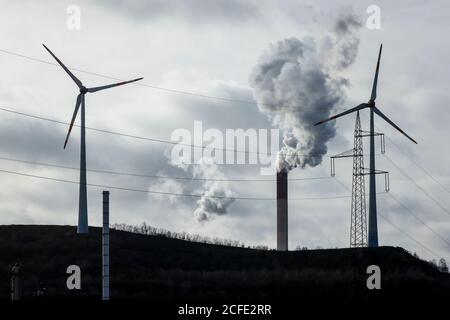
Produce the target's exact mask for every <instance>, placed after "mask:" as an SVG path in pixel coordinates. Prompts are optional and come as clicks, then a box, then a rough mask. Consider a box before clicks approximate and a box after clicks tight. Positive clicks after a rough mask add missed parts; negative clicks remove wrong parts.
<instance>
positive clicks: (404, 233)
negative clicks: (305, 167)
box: [334, 176, 447, 258]
mask: <svg viewBox="0 0 450 320" xmlns="http://www.w3.org/2000/svg"><path fill="white" fill-rule="evenodd" d="M334 178H335V180H336V181H337V182H338V183H339V184H340V185H341V186H343V187H344V188H345V189H346V190H347V191H350V192H351V190H350V188H349V187H347V186H346V185H345V184H344V183H343V182H342V181H340V180H339V179H338V178H337V177H336V176H334ZM384 193H388V194H390V193H389V192H384ZM391 196H392V195H391ZM377 214H378V215H380V216H381V217H382V218H383V219H384V220H385V221H386V222H387V223H389V224H390V225H391V226H393V227H394V228H396V229H397V230H398V231H399V232H400V233H402V234H403V235H404V236H406V237H408V238H409V239H411V240H413V241H414V242H415V243H417V244H418V245H420V246H421V247H422V248H424V249H425V250H426V251H428V252H429V253H431V254H432V255H434V256H435V257H437V258H440V256H439V255H438V254H436V253H435V252H434V251H433V250H431V249H430V248H428V247H427V246H425V245H424V244H423V243H421V242H420V241H418V240H416V239H415V238H413V237H412V236H410V235H409V234H408V233H406V232H404V231H403V230H401V229H400V228H399V227H398V226H396V225H395V224H394V223H392V222H391V221H389V219H387V218H386V217H385V216H383V215H382V214H381V213H380V212H379V211H378V212H377ZM424 224H425V223H424ZM433 232H434V231H433ZM444 241H446V240H444ZM446 242H447V241H446Z"/></svg>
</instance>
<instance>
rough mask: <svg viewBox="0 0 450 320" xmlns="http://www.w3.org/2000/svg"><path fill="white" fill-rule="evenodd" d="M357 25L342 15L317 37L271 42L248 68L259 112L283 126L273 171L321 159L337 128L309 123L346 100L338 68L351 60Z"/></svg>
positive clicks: (354, 49)
mask: <svg viewBox="0 0 450 320" xmlns="http://www.w3.org/2000/svg"><path fill="white" fill-rule="evenodd" d="M360 27H361V23H360V22H359V21H358V19H357V18H356V17H355V16H354V15H352V14H344V15H341V16H340V17H338V19H337V20H336V21H335V23H334V25H333V26H332V28H331V30H330V31H329V33H328V34H327V35H326V36H324V37H322V38H321V39H314V38H312V37H306V38H303V39H302V40H299V39H297V38H295V37H291V38H286V39H284V40H281V41H278V42H277V43H274V44H270V45H269V48H268V49H267V50H266V51H265V52H264V53H263V55H262V56H261V57H260V59H259V61H258V63H257V64H256V65H255V67H254V68H253V70H252V72H251V75H250V79H249V82H250V85H251V86H252V88H253V95H254V98H255V100H256V101H257V103H258V107H259V109H260V111H261V112H263V113H265V114H266V115H268V117H269V118H270V119H271V120H272V121H273V123H274V125H277V126H278V127H280V128H281V129H283V130H284V134H283V146H282V148H281V150H280V151H279V153H278V159H277V169H278V171H280V170H287V171H289V170H292V169H293V168H295V167H300V168H305V167H306V166H307V165H309V166H311V167H315V166H317V165H319V164H320V163H321V162H322V158H323V156H324V155H325V154H326V152H327V146H326V143H327V142H328V141H329V140H330V139H331V138H333V137H334V136H335V134H336V129H335V125H334V123H333V122H329V123H326V124H324V125H322V126H318V127H314V123H316V122H318V121H319V120H321V119H327V118H329V117H330V115H331V112H332V111H333V110H334V109H335V108H336V107H337V106H338V105H339V104H340V103H342V102H343V100H344V99H345V87H346V86H347V85H348V80H347V79H345V78H343V77H342V76H340V75H339V72H340V71H342V70H344V69H346V68H348V67H349V66H350V65H351V64H352V63H353V61H354V60H355V58H356V55H357V52H358V46H359V38H358V30H359V28H360Z"/></svg>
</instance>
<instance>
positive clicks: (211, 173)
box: [193, 159, 235, 222]
mask: <svg viewBox="0 0 450 320" xmlns="http://www.w3.org/2000/svg"><path fill="white" fill-rule="evenodd" d="M193 174H194V177H196V178H202V179H215V180H206V181H205V183H204V184H203V186H202V188H201V189H202V190H201V193H202V194H203V196H202V197H201V198H200V199H199V200H198V201H197V208H196V209H195V210H194V215H195V217H196V218H197V220H198V221H200V222H202V221H207V220H209V219H210V218H211V217H212V215H224V214H226V213H227V212H228V207H229V206H230V205H231V204H232V203H233V202H234V199H233V197H235V194H234V192H233V191H231V189H230V188H229V185H228V182H227V181H218V180H220V179H225V175H224V174H223V173H222V172H221V171H220V170H219V168H218V166H217V165H216V164H215V163H214V162H212V161H205V160H203V159H202V162H201V164H200V165H197V166H195V167H194V169H193ZM211 197H213V198H211ZM214 197H219V198H214ZM220 197H226V198H220Z"/></svg>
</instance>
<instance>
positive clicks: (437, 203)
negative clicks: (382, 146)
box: [384, 154, 450, 215]
mask: <svg viewBox="0 0 450 320" xmlns="http://www.w3.org/2000/svg"><path fill="white" fill-rule="evenodd" d="M384 156H385V157H386V159H387V160H388V161H389V162H390V163H391V164H392V165H393V166H394V167H396V168H397V170H398V171H400V173H401V174H402V175H403V176H405V177H406V178H407V179H408V180H409V181H411V182H412V183H413V184H414V185H415V186H416V187H417V188H418V189H419V190H420V191H422V193H423V194H425V196H427V198H428V199H430V200H431V201H433V202H434V203H435V204H436V205H437V206H438V207H439V208H441V210H442V211H444V212H445V213H447V214H448V215H450V211H449V210H447V209H446V208H445V207H444V206H443V205H442V204H441V203H440V202H439V201H437V200H436V199H435V198H434V197H433V196H431V195H430V194H429V193H428V192H427V191H426V190H425V189H423V188H422V187H421V186H420V185H419V184H418V183H417V182H416V181H414V179H413V178H411V177H410V176H409V175H408V174H407V173H406V172H405V171H403V170H402V168H400V167H399V166H398V165H396V164H395V163H394V161H392V159H391V158H389V157H388V156H387V155H386V154H385V155H384Z"/></svg>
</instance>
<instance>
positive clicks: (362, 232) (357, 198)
mask: <svg viewBox="0 0 450 320" xmlns="http://www.w3.org/2000/svg"><path fill="white" fill-rule="evenodd" d="M374 135H375V136H380V137H381V152H382V153H384V152H385V145H384V135H383V134H382V133H378V132H374ZM368 136H370V133H368V132H366V131H363V130H362V128H361V120H360V116H359V111H357V112H356V123H355V131H354V144H353V149H351V150H348V151H345V152H342V153H340V154H337V155H335V156H332V157H331V175H332V176H334V175H335V173H336V172H335V168H336V167H335V162H334V160H335V159H336V158H349V157H351V158H353V176H352V204H351V223H350V247H351V248H356V247H367V240H368V237H367V209H366V208H367V207H366V188H365V180H364V176H366V175H367V174H369V172H368V170H367V169H366V168H365V167H364V151H363V150H364V149H363V139H362V138H363V137H368ZM376 173H377V174H385V179H386V180H385V189H386V191H388V190H389V178H388V175H387V174H388V173H387V172H386V171H377V172H376Z"/></svg>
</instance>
